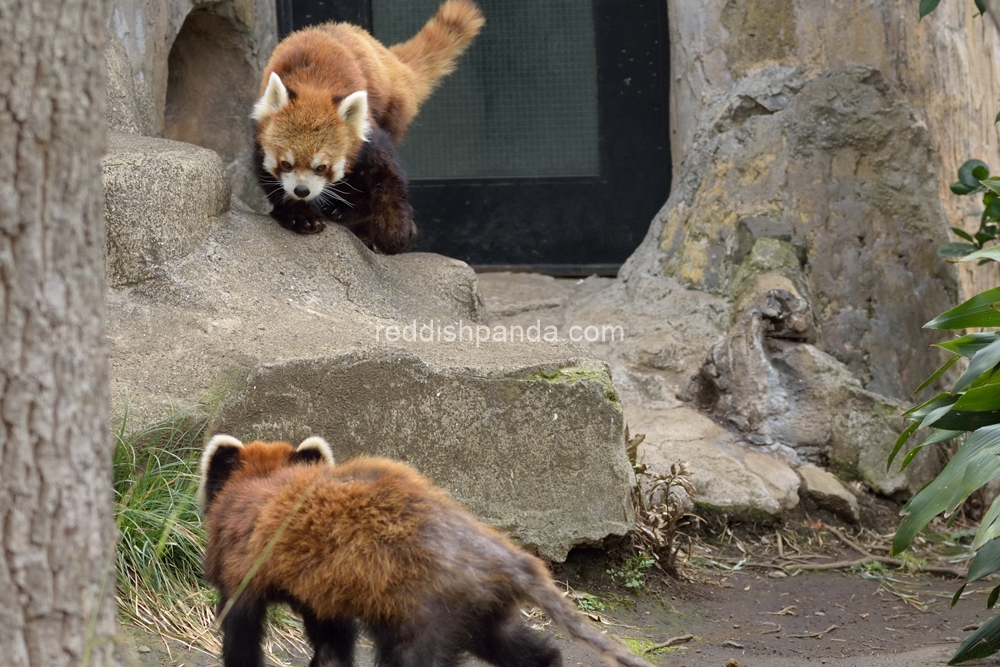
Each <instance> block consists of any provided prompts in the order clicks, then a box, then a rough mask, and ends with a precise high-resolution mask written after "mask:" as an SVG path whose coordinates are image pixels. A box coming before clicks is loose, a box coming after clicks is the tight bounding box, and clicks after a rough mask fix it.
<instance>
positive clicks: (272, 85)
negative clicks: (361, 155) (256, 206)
mask: <svg viewBox="0 0 1000 667" xmlns="http://www.w3.org/2000/svg"><path fill="white" fill-rule="evenodd" d="M251 115H252V117H253V118H254V120H256V121H257V123H258V128H259V129H258V136H257V139H258V141H259V142H260V146H261V149H262V151H263V154H264V156H263V166H264V169H265V170H266V171H267V172H268V173H269V174H271V175H272V176H273V177H274V180H275V182H276V184H277V185H276V187H277V186H280V187H281V188H282V189H283V190H284V192H285V198H286V199H292V200H302V201H312V200H314V199H316V198H317V197H323V196H334V194H335V193H333V192H331V191H328V190H327V187H328V186H329V185H331V184H333V183H336V182H337V181H339V180H340V179H342V178H343V177H344V172H345V170H346V168H347V163H348V160H349V158H350V157H351V156H352V155H353V154H354V153H356V152H357V150H358V146H359V145H360V142H363V141H365V140H366V139H367V136H368V131H369V122H368V95H367V93H366V92H365V91H363V90H360V91H357V92H354V93H351V94H350V95H348V96H347V97H345V98H343V99H340V98H332V99H327V95H326V93H325V92H323V91H318V90H310V89H305V90H301V91H297V92H296V91H293V90H290V89H288V88H285V86H284V84H283V83H282V82H281V79H280V78H279V77H278V75H277V74H274V73H272V74H271V77H270V79H269V82H268V85H267V88H266V89H265V91H264V95H263V96H262V97H261V98H260V99H259V100H258V101H257V103H256V104H255V105H254V110H253V114H251Z"/></svg>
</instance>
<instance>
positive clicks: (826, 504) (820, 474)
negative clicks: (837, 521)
mask: <svg viewBox="0 0 1000 667" xmlns="http://www.w3.org/2000/svg"><path fill="white" fill-rule="evenodd" d="M799 475H800V476H801V477H802V493H804V494H805V495H806V496H808V497H809V498H811V499H812V500H814V501H815V502H816V504H817V505H818V506H819V507H821V508H823V509H826V510H829V511H831V512H833V513H834V514H836V515H837V516H839V517H840V518H842V519H846V520H847V521H851V522H854V523H857V522H858V521H859V520H860V518H861V512H860V509H859V508H858V499H857V498H856V497H855V496H854V494H853V493H851V492H850V491H848V490H847V487H845V486H844V485H843V484H841V483H840V480H838V479H837V478H836V477H834V476H833V475H831V474H830V473H828V472H827V471H825V470H823V469H822V468H819V467H817V466H814V465H813V464H811V463H807V464H806V465H804V466H802V467H801V468H799Z"/></svg>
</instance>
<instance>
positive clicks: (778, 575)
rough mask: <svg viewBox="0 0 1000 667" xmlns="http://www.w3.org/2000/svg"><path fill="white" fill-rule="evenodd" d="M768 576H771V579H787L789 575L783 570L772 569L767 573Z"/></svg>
mask: <svg viewBox="0 0 1000 667" xmlns="http://www.w3.org/2000/svg"><path fill="white" fill-rule="evenodd" d="M767 576H768V577H770V578H771V579H785V578H786V577H788V575H787V574H785V573H784V572H782V571H781V570H771V571H770V572H768V573H767Z"/></svg>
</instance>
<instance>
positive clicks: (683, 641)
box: [642, 635, 694, 654]
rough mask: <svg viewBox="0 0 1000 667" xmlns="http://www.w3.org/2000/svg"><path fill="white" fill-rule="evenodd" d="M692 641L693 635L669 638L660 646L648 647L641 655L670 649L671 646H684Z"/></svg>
mask: <svg viewBox="0 0 1000 667" xmlns="http://www.w3.org/2000/svg"><path fill="white" fill-rule="evenodd" d="M692 639H694V635H680V636H679V637H671V638H670V639H668V640H667V641H665V642H663V643H662V644H657V645H656V646H650V647H649V648H647V649H643V651H642V652H643V654H646V653H652V652H653V651H659V650H661V649H665V648H670V647H671V646H676V645H677V644H686V643H687V642H689V641H691V640H692Z"/></svg>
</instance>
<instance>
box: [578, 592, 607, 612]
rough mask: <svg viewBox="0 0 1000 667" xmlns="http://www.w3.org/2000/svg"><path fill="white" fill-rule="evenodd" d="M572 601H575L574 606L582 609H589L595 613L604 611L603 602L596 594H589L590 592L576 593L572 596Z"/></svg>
mask: <svg viewBox="0 0 1000 667" xmlns="http://www.w3.org/2000/svg"><path fill="white" fill-rule="evenodd" d="M573 601H574V602H576V606H577V607H579V608H580V609H582V610H583V611H590V612H594V613H597V612H599V611H604V607H605V605H604V603H603V602H601V599H600V598H599V597H597V596H596V595H591V594H590V593H577V594H576V595H574V596H573Z"/></svg>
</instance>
